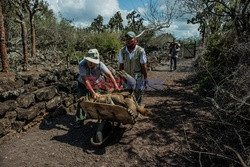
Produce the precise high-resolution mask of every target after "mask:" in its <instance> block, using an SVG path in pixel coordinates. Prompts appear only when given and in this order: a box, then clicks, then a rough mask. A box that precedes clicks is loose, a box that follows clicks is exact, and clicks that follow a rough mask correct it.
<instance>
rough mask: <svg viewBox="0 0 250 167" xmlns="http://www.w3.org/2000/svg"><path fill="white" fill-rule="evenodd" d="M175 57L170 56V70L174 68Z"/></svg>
mask: <svg viewBox="0 0 250 167" xmlns="http://www.w3.org/2000/svg"><path fill="white" fill-rule="evenodd" d="M173 61H174V60H173V57H172V56H171V57H170V71H172V70H173Z"/></svg>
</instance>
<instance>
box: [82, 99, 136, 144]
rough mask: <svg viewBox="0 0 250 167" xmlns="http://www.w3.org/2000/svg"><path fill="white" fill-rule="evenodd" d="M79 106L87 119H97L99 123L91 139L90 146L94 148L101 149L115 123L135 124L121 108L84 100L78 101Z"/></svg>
mask: <svg viewBox="0 0 250 167" xmlns="http://www.w3.org/2000/svg"><path fill="white" fill-rule="evenodd" d="M80 106H81V107H82V108H83V110H84V111H85V113H86V114H87V117H88V118H90V119H97V120H98V122H99V125H98V127H97V129H96V131H95V133H94V136H93V137H92V138H91V144H92V145H93V146H95V147H101V146H103V145H104V144H105V143H107V141H108V139H109V138H110V136H111V135H112V134H113V132H114V127H115V123H118V125H119V124H120V123H122V124H124V125H125V124H134V123H135V117H134V116H133V115H131V114H130V113H129V112H128V109H127V108H125V107H123V106H119V105H115V104H106V103H99V102H91V101H88V100H85V99H84V98H83V99H81V100H80Z"/></svg>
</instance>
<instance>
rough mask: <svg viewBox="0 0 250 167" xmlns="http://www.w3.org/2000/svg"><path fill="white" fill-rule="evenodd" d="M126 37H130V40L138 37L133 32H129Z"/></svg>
mask: <svg viewBox="0 0 250 167" xmlns="http://www.w3.org/2000/svg"><path fill="white" fill-rule="evenodd" d="M125 36H129V37H130V38H135V37H136V35H135V33H134V32H133V31H129V32H127V34H126V35H125Z"/></svg>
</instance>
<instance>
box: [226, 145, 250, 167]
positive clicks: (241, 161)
mask: <svg viewBox="0 0 250 167" xmlns="http://www.w3.org/2000/svg"><path fill="white" fill-rule="evenodd" d="M224 147H225V148H227V149H229V150H231V151H233V152H234V153H235V154H236V156H237V157H238V159H239V160H240V163H241V165H242V166H243V167H247V165H246V164H245V162H244V161H243V159H242V157H241V156H240V154H239V153H238V152H237V151H236V150H234V149H233V148H232V147H230V146H227V145H224Z"/></svg>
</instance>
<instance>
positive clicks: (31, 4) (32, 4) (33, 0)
mask: <svg viewBox="0 0 250 167" xmlns="http://www.w3.org/2000/svg"><path fill="white" fill-rule="evenodd" d="M25 3H26V7H27V9H28V11H29V21H30V31H31V56H32V57H36V31H35V30H36V29H35V21H34V18H35V14H36V12H37V11H38V10H40V9H41V8H40V4H39V1H38V0H25ZM41 3H43V1H41Z"/></svg>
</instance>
